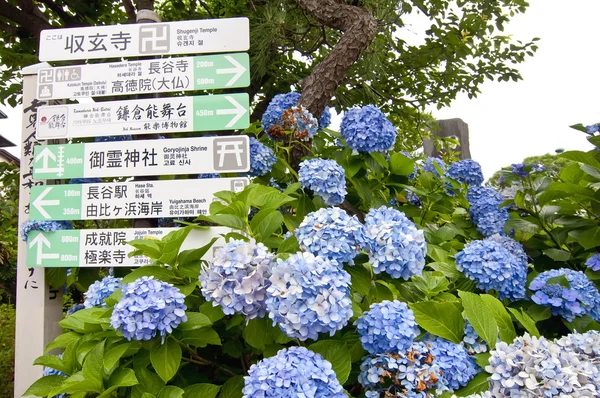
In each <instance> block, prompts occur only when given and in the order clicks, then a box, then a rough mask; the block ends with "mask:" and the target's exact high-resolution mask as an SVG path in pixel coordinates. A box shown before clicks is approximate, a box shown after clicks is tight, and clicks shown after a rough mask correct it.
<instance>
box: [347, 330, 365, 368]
mask: <svg viewBox="0 0 600 398" xmlns="http://www.w3.org/2000/svg"><path fill="white" fill-rule="evenodd" d="M342 341H343V342H344V343H346V347H348V351H349V352H350V360H351V361H352V363H354V362H358V361H360V360H361V359H362V357H364V356H365V353H366V351H365V349H364V348H363V346H362V343H361V342H360V336H359V335H358V333H356V332H348V333H346V334H344V335H343V336H342Z"/></svg>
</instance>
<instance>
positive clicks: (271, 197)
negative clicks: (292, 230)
mask: <svg viewBox="0 0 600 398" xmlns="http://www.w3.org/2000/svg"><path fill="white" fill-rule="evenodd" d="M263 188H267V189H269V191H268V192H267V193H257V194H256V195H255V196H254V199H253V200H252V205H253V206H254V207H257V208H259V209H277V208H278V207H281V206H283V205H284V204H286V203H290V202H293V201H294V200H296V199H295V198H293V197H291V196H288V195H286V194H284V193H283V192H280V191H279V190H278V189H276V188H271V187H264V186H261V189H263Z"/></svg>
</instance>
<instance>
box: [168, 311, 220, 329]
mask: <svg viewBox="0 0 600 398" xmlns="http://www.w3.org/2000/svg"><path fill="white" fill-rule="evenodd" d="M185 315H186V316H187V321H185V322H184V323H182V324H180V325H179V326H178V327H177V329H178V330H195V329H201V328H203V327H206V326H211V325H212V324H213V323H212V322H211V320H210V319H209V318H208V317H207V316H206V315H204V314H201V313H199V312H186V313H185Z"/></svg>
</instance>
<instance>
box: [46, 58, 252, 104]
mask: <svg viewBox="0 0 600 398" xmlns="http://www.w3.org/2000/svg"><path fill="white" fill-rule="evenodd" d="M249 85H250V60H249V57H248V54H246V53H238V54H219V55H204V56H196V57H183V58H165V59H150V60H140V61H127V62H113V63H107V64H87V65H76V66H62V67H57V68H48V69H42V70H41V71H40V72H39V73H38V98H40V99H63V98H82V97H106V96H118V95H130V94H150V93H168V92H181V91H191V90H207V89H218V88H235V87H247V86H249Z"/></svg>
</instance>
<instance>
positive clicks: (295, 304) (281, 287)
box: [267, 252, 352, 341]
mask: <svg viewBox="0 0 600 398" xmlns="http://www.w3.org/2000/svg"><path fill="white" fill-rule="evenodd" d="M271 274H272V275H271V277H270V278H269V280H270V281H271V286H269V288H268V289H267V295H268V298H267V310H268V311H269V318H271V319H272V320H273V325H275V324H278V325H279V327H280V328H281V330H283V332H284V333H285V334H286V335H288V336H289V337H292V338H297V339H300V340H302V341H304V340H307V339H312V340H316V339H317V338H318V337H319V333H329V334H330V335H331V336H333V334H334V333H335V332H336V331H338V330H340V329H341V328H343V327H344V326H346V324H347V323H348V320H349V319H350V318H351V317H352V301H351V300H350V275H349V274H348V273H347V272H346V271H344V270H343V269H342V268H341V266H340V265H339V264H338V263H337V262H336V261H334V260H329V259H326V258H324V257H319V256H314V255H313V254H311V253H307V252H305V253H297V254H294V255H292V256H290V257H288V259H287V260H281V259H278V260H277V263H276V264H275V265H274V266H273V268H272V269H271Z"/></svg>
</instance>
